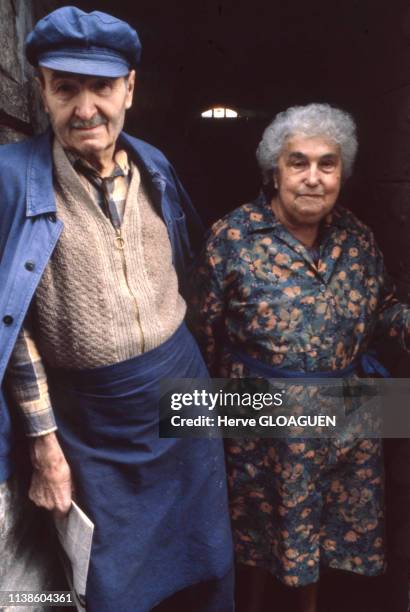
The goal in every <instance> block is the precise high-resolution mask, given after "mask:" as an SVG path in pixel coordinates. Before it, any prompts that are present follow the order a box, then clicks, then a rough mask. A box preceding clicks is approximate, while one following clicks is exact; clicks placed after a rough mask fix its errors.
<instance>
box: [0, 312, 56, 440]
mask: <svg viewBox="0 0 410 612" xmlns="http://www.w3.org/2000/svg"><path fill="white" fill-rule="evenodd" d="M6 381H7V389H8V392H9V393H10V395H11V397H12V399H13V400H14V403H15V404H16V406H17V407H18V409H19V411H20V413H21V416H22V419H23V425H24V429H25V432H26V435H27V436H30V437H35V436H42V435H45V434H47V433H50V432H52V431H55V430H56V429H57V426H56V422H55V419H54V413H53V409H52V407H51V403H50V397H49V393H48V385H47V375H46V372H45V369H44V365H43V362H42V360H41V357H40V354H39V352H38V349H37V346H36V343H35V341H34V339H33V336H32V333H31V331H30V327H29V324H28V321H27V320H26V323H25V325H24V326H23V328H22V329H21V330H20V333H19V335H18V337H17V342H16V344H15V346H14V349H13V352H12V354H11V357H10V361H9V364H8V368H7V378H6Z"/></svg>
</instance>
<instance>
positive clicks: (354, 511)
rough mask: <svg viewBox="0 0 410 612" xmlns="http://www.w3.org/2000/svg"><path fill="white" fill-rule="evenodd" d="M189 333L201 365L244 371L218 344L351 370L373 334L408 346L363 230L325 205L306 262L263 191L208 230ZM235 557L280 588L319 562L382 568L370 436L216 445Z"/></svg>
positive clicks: (407, 316)
mask: <svg viewBox="0 0 410 612" xmlns="http://www.w3.org/2000/svg"><path fill="white" fill-rule="evenodd" d="M198 280H199V285H198V286H199V290H198V293H197V296H196V307H197V310H198V312H199V315H198V316H199V321H198V334H199V340H200V343H201V345H202V348H203V351H204V354H205V357H206V359H207V362H208V366H209V368H210V371H211V373H212V374H213V375H214V376H219V377H246V376H251V375H252V373H251V371H250V370H248V369H247V367H246V366H245V364H244V363H243V362H241V361H240V360H238V359H237V358H235V357H233V355H232V353H231V352H230V350H229V344H230V345H234V346H237V347H240V349H241V351H244V352H245V353H246V354H247V355H248V356H250V357H253V358H256V359H258V360H259V361H261V362H263V363H265V364H268V365H272V366H275V367H281V368H286V369H289V370H294V371H298V372H329V371H336V370H341V369H344V368H346V367H347V366H349V364H351V363H352V361H353V360H355V359H356V358H357V357H358V356H359V355H360V354H361V353H363V352H364V351H366V349H367V348H368V346H369V343H370V342H371V341H372V340H373V339H374V338H375V337H376V336H379V335H380V334H382V335H388V336H390V337H397V339H398V340H399V342H400V343H401V345H402V347H403V348H404V349H406V350H409V348H410V340H409V338H410V309H409V308H407V307H405V306H403V305H402V304H400V303H399V302H398V301H397V300H396V299H395V298H394V296H393V293H392V291H391V289H389V287H388V281H387V278H386V276H385V270H384V264H383V257H382V255H381V253H380V251H379V249H378V247H377V245H376V243H375V240H374V237H373V234H372V232H371V231H370V230H369V229H368V228H367V227H366V226H365V225H364V224H362V223H361V222H360V221H359V220H358V219H357V218H356V217H355V216H354V215H353V214H352V213H351V212H349V211H348V210H346V209H344V208H342V207H339V206H336V207H335V208H334V209H333V211H332V213H331V214H330V215H329V216H328V217H327V218H326V219H325V220H324V222H322V227H321V232H320V251H319V260H318V261H317V263H315V261H314V260H313V259H312V254H311V252H309V250H308V249H306V248H305V247H304V246H303V244H302V243H300V242H299V241H298V240H297V239H296V238H294V237H293V236H292V235H291V234H290V233H289V232H288V231H287V230H286V228H285V227H284V226H283V225H282V224H281V223H280V222H279V221H278V220H277V219H276V217H275V216H274V213H273V212H272V209H271V207H270V205H269V203H268V202H267V201H266V200H265V198H264V197H263V196H260V197H259V198H258V199H257V200H256V201H255V202H253V203H249V204H245V205H243V206H241V207H240V208H237V209H236V210H234V211H233V212H232V213H229V214H228V215H227V216H225V217H224V218H223V219H221V220H220V221H218V222H217V223H216V224H215V225H214V226H213V228H212V231H211V235H210V237H209V240H208V243H207V246H206V250H205V253H204V257H203V260H202V262H201V265H200V268H199V275H198ZM226 451H227V464H228V477H229V487H230V504H231V513H232V522H233V529H234V539H235V549H236V554H237V560H238V562H239V563H245V564H248V565H253V566H260V567H264V568H265V569H267V570H269V571H271V572H272V573H273V574H275V575H276V576H277V577H278V578H279V579H280V580H282V581H283V582H284V583H285V584H287V585H290V586H301V585H305V584H309V583H312V582H315V581H317V580H318V577H319V567H320V565H324V566H329V567H333V568H337V569H342V570H350V571H353V572H357V573H361V574H366V575H375V574H378V573H381V572H382V571H383V568H384V555H383V548H384V543H383V499H382V493H383V473H382V456H381V443H380V441H379V440H377V439H372V440H369V439H359V438H356V439H350V440H346V439H344V440H339V439H323V438H322V439H318V438H313V439H312V438H310V439H304V440H300V439H296V440H295V439H293V440H292V439H282V438H280V439H277V438H276V439H274V440H273V439H252V440H251V439H235V440H228V441H227V444H226Z"/></svg>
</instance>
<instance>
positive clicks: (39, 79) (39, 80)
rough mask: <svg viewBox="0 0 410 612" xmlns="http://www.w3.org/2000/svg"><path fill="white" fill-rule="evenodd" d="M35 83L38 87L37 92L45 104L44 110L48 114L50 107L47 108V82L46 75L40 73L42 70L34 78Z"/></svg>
mask: <svg viewBox="0 0 410 612" xmlns="http://www.w3.org/2000/svg"><path fill="white" fill-rule="evenodd" d="M34 81H35V83H36V87H37V90H38V92H39V94H40V98H41V102H42V104H43V108H44V110H45V112H46V113H48V112H49V111H48V106H47V100H46V96H45V88H46V82H45V79H44V75H43V74H42V73H41V72H40V68H39V69H38V71H37V74H36V76H35V77H34Z"/></svg>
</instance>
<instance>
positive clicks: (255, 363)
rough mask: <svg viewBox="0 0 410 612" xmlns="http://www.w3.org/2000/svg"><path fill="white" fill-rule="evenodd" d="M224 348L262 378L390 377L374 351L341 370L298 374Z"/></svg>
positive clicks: (236, 350) (233, 349)
mask: <svg viewBox="0 0 410 612" xmlns="http://www.w3.org/2000/svg"><path fill="white" fill-rule="evenodd" d="M225 347H226V349H227V350H228V351H229V353H230V354H231V355H232V356H233V357H235V358H236V359H238V360H239V361H240V362H242V363H243V364H244V365H245V366H246V367H247V368H249V370H251V372H252V373H254V374H257V375H258V376H263V377H264V378H347V377H348V376H351V375H352V374H355V373H357V372H358V371H359V370H361V372H362V373H363V375H364V376H369V377H371V376H375V375H376V376H380V377H382V378H389V377H390V373H389V372H388V370H386V368H385V367H384V366H383V365H382V364H381V363H380V361H379V360H378V359H377V357H376V354H375V353H374V351H368V352H367V353H363V354H362V355H361V356H360V357H358V358H357V359H354V360H353V361H352V362H351V363H350V364H349V365H348V366H347V367H346V368H343V369H341V370H332V371H326V372H300V371H296V370H288V369H287V368H279V367H276V366H272V365H269V364H267V363H263V362H262V361H260V360H259V359H255V357H251V356H250V355H248V354H247V353H245V352H244V351H242V350H241V349H240V348H237V347H236V346H234V345H233V344H231V343H229V342H227V343H225Z"/></svg>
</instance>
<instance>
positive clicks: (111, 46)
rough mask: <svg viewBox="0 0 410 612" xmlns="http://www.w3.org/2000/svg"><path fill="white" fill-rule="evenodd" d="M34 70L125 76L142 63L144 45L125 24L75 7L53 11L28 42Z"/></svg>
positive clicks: (28, 38) (27, 47) (28, 54)
mask: <svg viewBox="0 0 410 612" xmlns="http://www.w3.org/2000/svg"><path fill="white" fill-rule="evenodd" d="M25 50H26V56H27V59H28V61H29V62H30V64H32V65H33V66H44V67H45V68H51V69H52V70H59V71H62V72H73V73H75V74H85V75H91V76H105V77H120V76H125V75H126V74H128V72H129V71H130V70H131V69H132V68H134V67H135V66H136V65H137V64H138V63H139V61H140V57H141V43H140V40H139V38H138V34H137V33H136V31H135V30H134V29H133V28H131V26H129V25H128V23H126V22H125V21H121V19H117V18H116V17H113V16H112V15H107V14H106V13H101V12H100V11H93V12H92V13H85V12H84V11H81V10H80V9H78V8H76V7H74V6H64V7H62V8H59V9H57V10H56V11H53V12H52V13H50V14H49V15H47V16H46V17H44V18H43V19H41V20H40V21H39V22H38V23H37V24H36V26H35V28H34V30H33V31H32V32H30V34H29V35H28V36H27V38H26V47H25Z"/></svg>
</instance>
